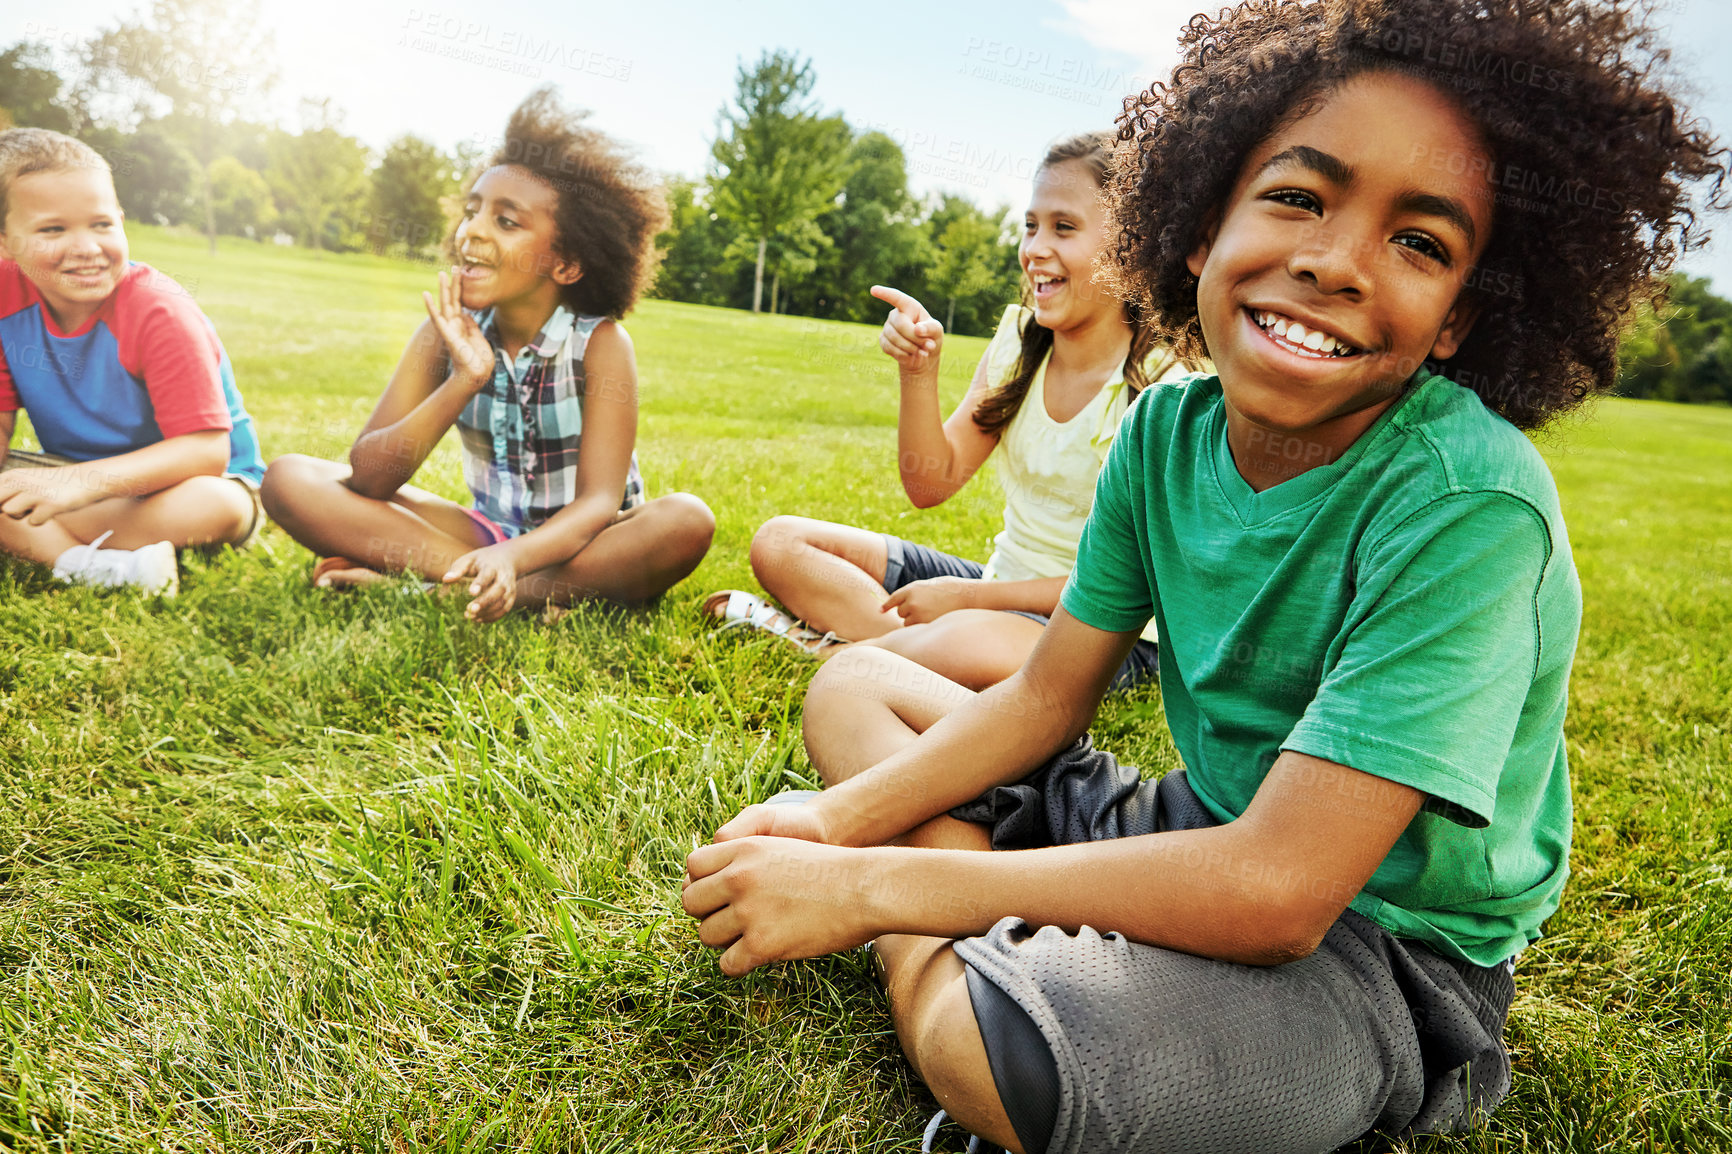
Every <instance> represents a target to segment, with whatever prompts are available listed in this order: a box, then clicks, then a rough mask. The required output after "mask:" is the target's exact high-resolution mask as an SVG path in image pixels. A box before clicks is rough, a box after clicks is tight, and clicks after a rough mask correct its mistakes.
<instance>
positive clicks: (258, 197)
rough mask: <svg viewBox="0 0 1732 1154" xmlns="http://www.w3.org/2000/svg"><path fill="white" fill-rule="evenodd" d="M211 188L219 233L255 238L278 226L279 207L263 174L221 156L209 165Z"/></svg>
mask: <svg viewBox="0 0 1732 1154" xmlns="http://www.w3.org/2000/svg"><path fill="white" fill-rule="evenodd" d="M210 186H211V200H212V203H213V204H214V206H215V209H216V226H217V231H218V232H221V233H226V234H228V235H229V236H246V237H253V238H255V239H256V238H258V237H259V236H261V235H262V234H264V233H265V232H267V231H268V230H270V229H272V228H274V227H275V226H276V223H277V206H276V202H275V201H273V200H272V199H271V186H270V184H269V183H268V182H267V181H266V180H265V178H264V174H262V173H259V172H255V171H254V170H253V169H250V168H248V167H247V166H246V165H244V164H242V163H241V162H240V161H239V160H237V159H236V158H235V157H232V156H219V157H217V158H216V160H214V161H213V162H212V163H211V166H210Z"/></svg>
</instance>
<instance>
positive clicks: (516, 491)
mask: <svg viewBox="0 0 1732 1154" xmlns="http://www.w3.org/2000/svg"><path fill="white" fill-rule="evenodd" d="M474 316H475V323H476V324H478V325H479V326H480V327H481V332H482V335H483V336H485V337H486V338H487V341H488V343H489V344H491V345H492V346H493V379H492V381H490V382H489V383H488V385H487V387H486V388H483V389H482V390H481V391H480V392H479V393H477V394H475V396H474V397H473V398H471V400H470V402H469V404H467V405H465V406H464V408H463V412H462V413H461V414H459V415H458V417H457V432H458V436H459V438H460V439H461V442H462V445H463V480H464V482H465V483H466V484H468V486H469V491H470V492H471V493H472V494H474V496H475V511H476V512H478V513H480V514H482V515H483V516H485V517H487V518H488V519H489V520H491V521H493V522H494V523H495V524H497V525H498V526H499V527H500V528H501V529H503V530H505V532H506V533H508V534H509V535H511V536H513V537H516V536H519V535H520V534H522V533H526V532H528V531H529V530H530V529H534V528H536V527H537V526H539V525H541V524H542V523H543V522H545V521H546V520H547V519H548V518H549V517H551V516H553V515H554V514H555V513H557V512H559V511H560V510H561V509H563V508H565V507H566V506H567V505H569V504H570V503H571V502H572V501H573V500H575V499H576V497H577V484H578V475H577V454H578V449H579V447H580V446H581V444H582V441H583V390H584V373H583V354H584V351H585V350H586V349H587V348H588V347H589V338H590V334H591V333H593V332H595V328H596V326H597V325H599V324H600V323H601V322H602V321H604V320H606V319H607V318H606V317H579V316H574V315H573V314H572V313H571V311H570V310H568V309H567V308H566V307H565V306H564V305H560V306H559V307H558V308H556V309H554V311H553V315H552V316H551V317H549V318H548V320H547V324H545V325H543V326H542V329H541V332H539V333H537V334H536V337H535V339H534V340H532V341H530V342H529V343H528V344H526V345H524V346H523V348H522V349H520V350H518V353H517V357H516V360H515V361H511V360H507V358H506V356H505V349H504V347H503V345H502V344H501V342H500V339H499V327H498V325H497V323H496V322H495V319H494V316H493V310H492V309H488V310H486V311H485V312H482V313H478V314H474ZM644 501H645V497H644V484H643V476H642V474H641V473H639V472H638V465H637V454H636V453H635V452H634V453H633V454H632V458H631V467H630V468H629V469H627V470H626V478H625V493H624V496H623V500H622V501H621V502H620V508H621V509H630V508H632V507H634V506H636V505H641V504H643V503H644Z"/></svg>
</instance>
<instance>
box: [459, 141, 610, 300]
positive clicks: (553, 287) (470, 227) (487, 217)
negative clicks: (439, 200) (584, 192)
mask: <svg viewBox="0 0 1732 1154" xmlns="http://www.w3.org/2000/svg"><path fill="white" fill-rule="evenodd" d="M558 210H559V194H558V193H557V192H556V191H555V190H554V188H553V186H552V185H550V184H548V183H547V182H546V181H545V180H542V179H540V178H539V177H537V176H535V175H534V174H533V173H531V172H530V171H529V170H528V169H525V168H522V167H519V166H518V165H514V164H501V165H496V166H494V167H493V168H490V169H488V170H487V171H486V172H484V173H482V174H481V176H480V177H479V178H477V179H476V181H475V184H474V186H473V187H472V188H471V189H470V190H469V199H468V202H467V203H466V204H465V205H464V207H463V220H462V223H460V224H459V225H458V226H457V236H456V241H457V251H458V254H459V255H460V256H461V257H462V261H463V263H462V273H461V286H462V299H463V307H464V308H468V309H485V308H489V307H491V306H493V305H501V304H505V305H509V304H512V303H516V302H523V303H525V304H528V303H530V302H539V301H540V299H541V298H543V297H545V298H546V305H547V309H548V311H549V312H551V311H552V309H553V307H554V305H556V304H557V303H558V299H559V289H560V286H561V285H568V284H573V283H575V282H576V281H577V279H578V277H579V275H580V272H579V269H578V266H577V263H576V262H575V261H568V260H563V259H561V258H560V257H559V256H558V255H557V252H556V249H555V244H556V242H557V241H558V239H559V228H558V225H557V222H556V220H555V213H557V212H558Z"/></svg>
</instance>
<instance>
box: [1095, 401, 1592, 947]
mask: <svg viewBox="0 0 1732 1154" xmlns="http://www.w3.org/2000/svg"><path fill="white" fill-rule="evenodd" d="M1295 445H1296V451H1303V450H1302V447H1301V446H1299V445H1298V442H1295ZM1062 603H1063V605H1064V607H1065V609H1066V611H1068V612H1069V613H1070V614H1071V615H1072V616H1074V617H1076V618H1077V619H1079V620H1081V621H1083V622H1084V623H1085V624H1088V625H1092V626H1094V627H1095V628H1097V629H1105V630H1109V631H1112V632H1135V631H1136V630H1139V629H1141V628H1142V627H1143V624H1144V622H1145V620H1146V619H1147V618H1148V617H1149V616H1150V615H1151V614H1152V615H1153V616H1154V618H1155V620H1156V623H1157V624H1158V625H1159V627H1160V635H1161V638H1162V644H1161V657H1160V661H1161V696H1162V700H1163V702H1164V705H1165V708H1166V714H1167V721H1168V724H1169V725H1170V726H1171V728H1172V733H1173V740H1174V742H1175V744H1176V745H1177V746H1178V749H1179V752H1180V754H1181V755H1182V756H1183V758H1184V762H1185V767H1186V769H1187V770H1188V777H1189V781H1190V784H1191V786H1192V787H1193V788H1194V789H1195V790H1196V792H1197V795H1198V796H1199V797H1200V798H1201V799H1202V801H1203V803H1204V804H1205V805H1207V806H1208V807H1209V809H1210V810H1212V811H1213V812H1214V814H1215V816H1216V817H1217V818H1219V819H1220V820H1222V821H1231V820H1232V819H1233V818H1235V817H1237V816H1238V815H1239V814H1241V813H1243V812H1244V811H1245V808H1246V806H1247V805H1248V804H1249V803H1250V800H1251V796H1252V794H1254V793H1255V792H1256V791H1257V787H1258V786H1259V785H1260V784H1261V783H1262V781H1263V777H1264V775H1265V774H1267V773H1268V771H1269V768H1270V766H1272V765H1273V764H1274V762H1275V758H1276V756H1277V754H1278V753H1279V752H1280V751H1281V750H1283V749H1291V750H1296V751H1298V752H1300V753H1306V754H1311V755H1312V756H1315V757H1320V758H1325V759H1327V760H1329V761H1333V762H1337V763H1339V764H1341V765H1347V766H1351V767H1353V768H1354V769H1357V770H1360V771H1362V772H1364V773H1368V774H1372V775H1374V776H1376V777H1380V778H1384V779H1387V780H1389V781H1395V782H1400V783H1402V784H1403V785H1408V786H1412V787H1413V788H1415V789H1418V790H1420V791H1422V792H1424V793H1425V794H1427V795H1428V798H1429V800H1428V802H1427V804H1426V805H1425V807H1424V808H1423V809H1422V810H1421V811H1420V813H1419V815H1418V816H1417V817H1415V818H1414V820H1413V822H1412V824H1411V825H1409V826H1408V828H1407V830H1406V832H1404V833H1403V834H1402V836H1401V838H1400V839H1399V840H1398V841H1397V842H1396V843H1395V847H1394V848H1393V849H1392V850H1391V851H1390V853H1389V856H1388V857H1387V858H1385V859H1384V861H1383V864H1382V865H1381V866H1379V867H1378V869H1377V872H1376V873H1375V874H1373V875H1372V877H1371V880H1370V881H1369V882H1368V883H1366V886H1365V888H1364V890H1363V891H1361V892H1360V893H1359V895H1358V896H1356V897H1355V898H1354V899H1353V901H1352V908H1353V909H1355V910H1358V911H1359V912H1360V913H1362V914H1364V915H1365V916H1367V917H1369V918H1371V919H1372V920H1373V921H1376V922H1377V923H1378V924H1380V925H1382V926H1384V927H1385V928H1387V929H1388V930H1389V931H1390V932H1391V933H1393V934H1395V935H1396V936H1398V937H1403V938H1413V939H1417V940H1419V941H1421V942H1423V943H1425V944H1427V945H1429V946H1431V947H1432V948H1434V949H1436V950H1438V951H1440V952H1442V953H1444V954H1446V955H1448V956H1452V957H1457V958H1463V959H1466V960H1468V961H1471V962H1474V963H1476V964H1479V965H1492V964H1494V963H1496V962H1498V961H1501V960H1502V959H1504V958H1507V957H1509V956H1510V955H1512V954H1514V953H1515V952H1516V951H1518V950H1519V949H1521V948H1522V947H1523V946H1525V945H1527V944H1528V943H1529V942H1530V941H1533V940H1534V939H1535V938H1537V937H1539V929H1540V923H1541V922H1542V921H1544V920H1545V918H1546V917H1547V916H1548V915H1550V914H1551V912H1552V911H1553V910H1555V909H1556V908H1557V905H1558V899H1559V896H1560V894H1561V893H1562V890H1563V885H1564V878H1565V876H1566V874H1567V873H1568V854H1569V841H1570V812H1571V810H1570V785H1569V773H1568V766H1567V764H1566V760H1565V753H1564V734H1563V724H1564V708H1565V702H1566V697H1567V691H1568V685H1569V672H1570V662H1571V660H1572V658H1573V657H1574V655H1575V649H1576V635H1577V632H1578V630H1579V628H1580V625H1581V585H1580V583H1579V582H1578V580H1577V578H1576V571H1575V564H1574V562H1573V560H1572V558H1571V554H1570V544H1569V538H1568V537H1567V536H1566V534H1565V531H1564V523H1563V517H1562V514H1561V512H1560V510H1559V507H1558V497H1557V489H1556V486H1555V485H1554V484H1553V482H1552V478H1551V473H1550V472H1549V471H1548V470H1547V468H1546V466H1545V463H1544V461H1542V460H1541V459H1540V455H1539V453H1538V452H1537V451H1535V449H1534V447H1533V446H1532V445H1531V444H1530V443H1529V442H1528V440H1527V438H1526V437H1524V436H1522V434H1521V433H1520V432H1519V431H1518V430H1517V429H1516V428H1515V427H1514V426H1512V425H1510V424H1509V423H1508V422H1506V421H1504V420H1503V419H1502V418H1500V417H1498V416H1496V415H1494V414H1492V413H1491V412H1490V411H1488V410H1487V409H1486V408H1485V407H1484V405H1482V404H1481V403H1480V401H1479V399H1478V398H1477V397H1476V396H1475V395H1474V394H1473V393H1472V392H1470V391H1469V390H1467V389H1464V388H1462V387H1460V386H1458V385H1456V384H1454V383H1453V382H1451V381H1449V380H1447V379H1445V378H1443V377H1439V376H1435V375H1428V374H1424V373H1422V374H1420V375H1419V376H1417V377H1416V378H1415V379H1414V380H1413V381H1412V382H1410V383H1409V386H1408V390H1407V392H1406V393H1405V394H1404V395H1403V396H1402V397H1401V398H1400V399H1399V400H1398V401H1397V402H1396V403H1395V404H1394V405H1391V406H1390V408H1389V409H1388V410H1387V411H1385V412H1384V413H1383V414H1382V415H1381V416H1380V417H1379V418H1378V420H1377V422H1376V423H1375V424H1373V425H1372V427H1371V428H1370V429H1368V430H1367V431H1366V432H1365V433H1364V434H1363V435H1362V436H1361V437H1360V438H1359V439H1358V440H1357V441H1355V442H1354V443H1353V445H1352V446H1351V447H1350V448H1349V449H1348V450H1347V452H1346V453H1345V454H1344V455H1342V456H1341V457H1340V458H1339V459H1338V460H1335V461H1333V462H1330V463H1328V464H1323V465H1319V466H1318V467H1316V468H1313V469H1311V470H1310V471H1309V472H1306V473H1303V474H1301V475H1300V476H1298V477H1295V478H1293V479H1291V480H1289V481H1286V482H1283V483H1282V484H1279V485H1276V486H1275V487H1273V488H1270V489H1266V490H1264V491H1263V492H1261V493H1259V492H1254V491H1253V490H1252V489H1251V487H1250V485H1248V484H1247V483H1246V482H1245V479H1244V478H1243V477H1242V476H1241V475H1240V474H1239V471H1238V468H1237V467H1236V466H1235V464H1234V462H1233V456H1232V452H1231V450H1230V449H1229V448H1228V446H1227V435H1226V420H1225V412H1224V409H1223V402H1222V398H1221V386H1220V382H1219V380H1218V379H1217V378H1215V377H1192V378H1188V379H1187V380H1185V381H1181V382H1178V383H1176V384H1172V385H1167V386H1155V387H1152V388H1149V389H1145V390H1144V391H1143V393H1142V395H1141V396H1140V397H1138V398H1137V401H1136V403H1135V404H1134V405H1133V406H1132V408H1131V410H1130V412H1129V413H1128V414H1126V417H1125V424H1124V426H1123V428H1122V429H1121V430H1120V432H1119V435H1118V437H1117V439H1116V440H1115V441H1114V443H1113V447H1112V449H1111V451H1110V452H1109V454H1108V456H1107V460H1106V464H1105V465H1104V467H1103V468H1102V470H1101V474H1100V480H1099V482H1098V484H1097V489H1096V494H1095V502H1094V508H1093V511H1092V512H1091V513H1090V516H1089V519H1088V524H1087V527H1086V528H1085V529H1084V531H1083V536H1082V543H1081V546H1080V548H1079V551H1078V554H1077V564H1076V568H1075V570H1073V572H1072V574H1071V578H1070V581H1069V583H1068V584H1067V585H1066V586H1065V590H1064V594H1063V598H1062ZM1284 884H1291V885H1295V886H1298V885H1316V884H1318V883H1317V882H1316V881H1315V880H1314V879H1306V878H1298V877H1294V878H1292V879H1288V880H1287V881H1286V882H1285V883H1284Z"/></svg>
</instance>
